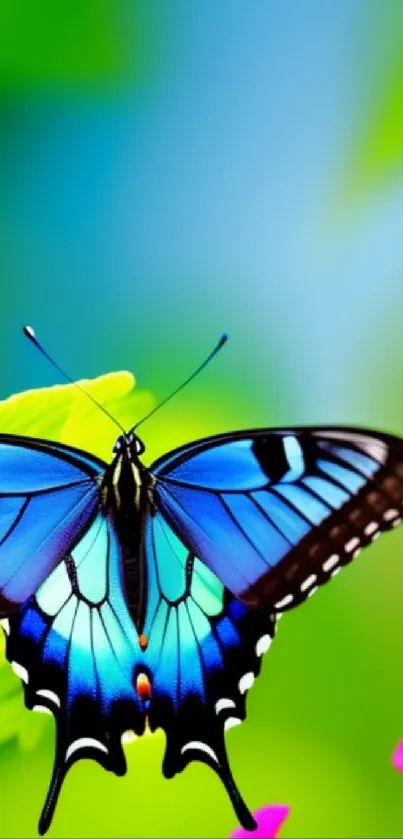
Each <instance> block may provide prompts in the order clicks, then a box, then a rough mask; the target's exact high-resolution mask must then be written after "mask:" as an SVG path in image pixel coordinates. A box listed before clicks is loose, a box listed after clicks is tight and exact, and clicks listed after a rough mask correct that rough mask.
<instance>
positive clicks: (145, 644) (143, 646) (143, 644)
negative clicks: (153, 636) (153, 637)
mask: <svg viewBox="0 0 403 839" xmlns="http://www.w3.org/2000/svg"><path fill="white" fill-rule="evenodd" d="M139 644H140V647H141V649H142V650H146V649H147V647H148V638H147V635H139Z"/></svg>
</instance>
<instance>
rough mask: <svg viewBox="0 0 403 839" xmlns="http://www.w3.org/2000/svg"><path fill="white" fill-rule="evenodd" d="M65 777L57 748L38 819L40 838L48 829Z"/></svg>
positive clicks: (60, 755) (61, 758)
mask: <svg viewBox="0 0 403 839" xmlns="http://www.w3.org/2000/svg"><path fill="white" fill-rule="evenodd" d="M65 777H66V771H65V769H64V766H63V755H62V753H61V749H60V747H59V749H56V757H55V763H54V767H53V772H52V777H51V780H50V785H49V790H48V794H47V796H46V801H45V804H44V805H43V808H42V812H41V815H40V819H39V824H38V833H39V834H40V836H43V835H44V834H45V833H47V831H48V830H49V828H50V825H51V823H52V819H53V816H54V813H55V810H56V805H57V802H58V800H59V795H60V792H61V789H62V785H63V781H64V779H65Z"/></svg>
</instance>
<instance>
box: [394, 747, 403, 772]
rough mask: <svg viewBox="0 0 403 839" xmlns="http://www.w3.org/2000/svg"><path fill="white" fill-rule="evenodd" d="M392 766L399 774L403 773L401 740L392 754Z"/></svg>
mask: <svg viewBox="0 0 403 839" xmlns="http://www.w3.org/2000/svg"><path fill="white" fill-rule="evenodd" d="M392 766H394V767H395V769H397V770H398V771H399V772H403V740H400V742H399V743H398V744H397V746H396V748H395V751H394V752H393V755H392Z"/></svg>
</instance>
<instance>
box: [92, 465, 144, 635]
mask: <svg viewBox="0 0 403 839" xmlns="http://www.w3.org/2000/svg"><path fill="white" fill-rule="evenodd" d="M101 498H102V501H103V506H104V509H105V512H107V513H108V514H109V515H112V517H113V520H114V524H115V527H116V532H117V536H118V539H119V542H120V545H121V548H122V555H123V564H122V576H123V586H124V591H125V595H126V603H127V606H128V610H129V613H130V616H131V618H132V620H133V623H134V625H135V627H136V629H137V631H138V633H139V634H140V633H141V631H142V628H143V624H144V618H145V609H146V605H147V604H146V579H145V575H146V568H145V563H144V558H143V551H142V539H143V523H144V520H145V515H146V512H147V508H148V505H149V495H148V489H147V481H146V476H145V471H144V469H143V467H142V466H141V464H140V463H139V462H135V461H134V460H133V459H131V458H130V457H129V456H128V455H126V454H122V455H119V456H118V457H117V458H115V460H114V461H113V463H112V464H111V466H110V468H109V469H108V471H107V472H106V473H105V478H104V483H103V487H102V491H101Z"/></svg>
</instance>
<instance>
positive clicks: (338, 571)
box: [330, 565, 341, 577]
mask: <svg viewBox="0 0 403 839" xmlns="http://www.w3.org/2000/svg"><path fill="white" fill-rule="evenodd" d="M340 571H341V568H340V565H339V567H338V568H335V569H334V571H332V573H331V575H330V576H331V577H336V576H337V574H340Z"/></svg>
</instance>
